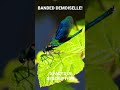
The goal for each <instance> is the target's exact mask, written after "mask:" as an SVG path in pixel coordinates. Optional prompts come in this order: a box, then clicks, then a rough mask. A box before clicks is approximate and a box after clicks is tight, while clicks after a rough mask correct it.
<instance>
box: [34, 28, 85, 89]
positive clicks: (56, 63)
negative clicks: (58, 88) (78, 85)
mask: <svg viewBox="0 0 120 90" xmlns="http://www.w3.org/2000/svg"><path fill="white" fill-rule="evenodd" d="M84 36H85V30H84V29H83V31H82V32H81V33H80V34H78V35H77V36H75V37H74V38H72V39H71V40H69V41H67V42H65V43H64V44H62V45H60V46H58V47H56V48H54V51H52V50H51V51H49V52H47V53H44V52H42V51H40V52H39V53H38V54H37V57H36V60H35V61H36V63H38V68H37V69H38V70H37V71H38V72H37V75H38V79H39V83H40V87H44V86H50V85H53V84H55V83H59V82H61V81H63V80H67V79H73V78H74V75H76V74H78V73H80V72H81V71H82V70H83V68H84V62H83V61H82V58H83V57H84V56H85V37H84ZM59 72H62V74H60V75H51V73H52V74H53V73H59ZM64 73H67V74H68V75H66V74H64ZM50 77H51V78H57V77H58V78H60V80H56V79H55V80H48V78H50ZM66 77H67V79H66ZM73 82H75V80H73Z"/></svg>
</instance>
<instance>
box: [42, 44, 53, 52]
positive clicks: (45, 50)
mask: <svg viewBox="0 0 120 90" xmlns="http://www.w3.org/2000/svg"><path fill="white" fill-rule="evenodd" d="M52 48H53V47H52V45H51V44H48V45H47V46H46V47H45V48H44V49H43V52H44V53H45V52H47V51H50V50H52Z"/></svg>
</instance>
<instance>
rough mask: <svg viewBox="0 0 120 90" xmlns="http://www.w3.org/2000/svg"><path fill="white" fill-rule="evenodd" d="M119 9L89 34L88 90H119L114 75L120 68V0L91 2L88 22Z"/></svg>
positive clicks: (87, 58)
mask: <svg viewBox="0 0 120 90" xmlns="http://www.w3.org/2000/svg"><path fill="white" fill-rule="evenodd" d="M113 5H114V6H115V11H114V13H113V14H112V15H111V16H109V17H108V18H106V19H105V20H103V21H102V22H100V23H98V24H97V25H95V26H94V27H92V28H91V29H89V30H88V31H87V32H86V58H85V60H84V61H85V64H86V67H85V79H86V90H118V87H117V86H116V84H115V83H114V81H113V79H114V78H113V75H114V76H117V75H115V71H116V69H117V68H119V66H120V39H119V38H120V30H119V18H120V7H119V6H120V0H114V1H113V0H89V4H88V8H87V10H86V15H85V19H86V22H90V21H92V20H93V19H94V18H96V17H97V16H99V15H101V14H102V13H104V12H105V11H106V10H107V9H109V8H110V7H112V6H113Z"/></svg>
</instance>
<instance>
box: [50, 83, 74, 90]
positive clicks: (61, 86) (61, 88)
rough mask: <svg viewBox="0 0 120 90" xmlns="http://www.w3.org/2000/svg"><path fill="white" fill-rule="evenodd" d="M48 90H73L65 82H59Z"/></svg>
mask: <svg viewBox="0 0 120 90" xmlns="http://www.w3.org/2000/svg"><path fill="white" fill-rule="evenodd" d="M49 90H74V88H72V87H71V86H70V85H69V83H67V82H61V83H57V84H54V85H52V86H50V87H49Z"/></svg>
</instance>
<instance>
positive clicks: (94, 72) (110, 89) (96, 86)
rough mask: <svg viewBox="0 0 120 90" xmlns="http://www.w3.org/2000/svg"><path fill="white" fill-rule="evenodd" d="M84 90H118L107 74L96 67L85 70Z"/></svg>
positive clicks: (89, 66)
mask: <svg viewBox="0 0 120 90" xmlns="http://www.w3.org/2000/svg"><path fill="white" fill-rule="evenodd" d="M85 72H86V73H85V80H86V90H118V87H117V86H116V85H115V84H114V82H113V80H112V79H111V76H110V75H109V73H108V72H107V71H106V70H104V69H103V68H101V67H99V66H97V65H87V66H86V68H85Z"/></svg>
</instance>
